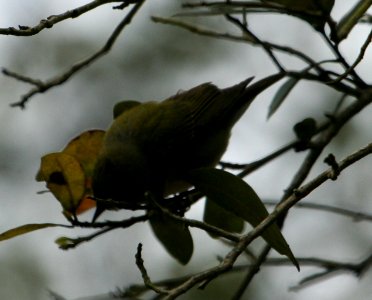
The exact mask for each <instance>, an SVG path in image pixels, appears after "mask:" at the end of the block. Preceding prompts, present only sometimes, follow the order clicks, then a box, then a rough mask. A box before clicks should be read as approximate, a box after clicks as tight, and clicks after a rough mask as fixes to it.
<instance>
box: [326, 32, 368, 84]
mask: <svg viewBox="0 0 372 300" xmlns="http://www.w3.org/2000/svg"><path fill="white" fill-rule="evenodd" d="M371 41H372V30H371V31H370V32H369V35H368V37H367V39H366V40H365V42H364V44H363V46H362V48H360V51H359V55H358V57H357V58H356V60H355V61H354V63H353V64H352V65H351V66H350V67H349V68H348V69H347V70H346V71H345V72H344V73H343V74H342V75H340V76H339V77H338V78H336V79H335V80H334V81H331V83H336V82H339V81H341V80H342V79H344V78H346V77H347V76H348V75H349V74H350V73H351V72H352V71H353V70H354V69H355V68H356V66H357V65H358V64H359V63H360V62H361V61H362V59H363V58H364V54H365V53H366V51H367V48H368V46H369V44H370V43H371Z"/></svg>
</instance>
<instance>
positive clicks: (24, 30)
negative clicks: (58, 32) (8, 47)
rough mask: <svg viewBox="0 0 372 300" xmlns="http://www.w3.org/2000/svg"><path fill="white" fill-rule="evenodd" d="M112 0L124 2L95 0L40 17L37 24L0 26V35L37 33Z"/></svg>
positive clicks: (30, 34) (29, 34)
mask: <svg viewBox="0 0 372 300" xmlns="http://www.w3.org/2000/svg"><path fill="white" fill-rule="evenodd" d="M112 2H125V1H123V0H95V1H92V2H90V3H87V4H85V5H82V6H79V7H77V8H74V9H71V10H68V11H66V12H64V13H62V14H59V15H51V16H49V17H47V18H46V19H42V20H41V21H40V22H39V24H37V25H36V26H34V27H29V26H24V25H18V28H19V29H16V28H14V27H9V28H0V34H2V35H14V36H32V35H35V34H38V33H39V32H40V31H42V30H44V29H47V28H52V27H53V26H54V25H55V24H57V23H60V22H62V21H64V20H66V19H70V18H71V19H73V18H77V17H79V16H80V15H82V14H84V13H86V12H88V11H91V10H93V9H95V8H96V7H98V6H101V5H103V4H107V3H112Z"/></svg>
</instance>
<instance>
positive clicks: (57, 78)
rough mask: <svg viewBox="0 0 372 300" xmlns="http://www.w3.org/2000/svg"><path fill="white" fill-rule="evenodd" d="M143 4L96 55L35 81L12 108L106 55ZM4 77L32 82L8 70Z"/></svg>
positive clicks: (20, 105)
mask: <svg viewBox="0 0 372 300" xmlns="http://www.w3.org/2000/svg"><path fill="white" fill-rule="evenodd" d="M144 2H145V0H139V1H138V2H137V3H136V4H135V5H134V7H133V8H132V10H131V11H129V13H128V14H127V15H126V16H125V18H124V19H123V20H122V21H121V22H120V23H119V24H118V26H117V27H116V28H115V30H114V31H113V33H112V34H111V36H110V37H109V39H108V40H107V42H106V43H105V45H104V46H103V47H102V48H101V49H100V50H99V51H97V52H96V53H94V54H93V55H92V56H90V57H88V58H87V59H84V60H82V61H81V62H78V63H76V64H75V65H73V66H72V67H71V68H70V69H69V70H67V71H66V72H65V73H63V74H60V75H57V76H55V77H53V78H51V79H48V80H47V81H45V82H40V81H37V82H38V84H37V85H36V86H35V87H34V88H33V89H31V90H30V91H29V92H28V93H27V94H25V95H23V96H22V97H21V100H20V101H19V102H15V103H12V104H11V106H12V107H17V106H18V107H21V108H24V107H25V105H26V103H27V101H28V100H29V99H30V98H31V97H32V96H34V95H36V94H39V93H44V92H45V91H47V90H49V89H50V88H52V87H55V86H58V85H61V84H62V83H64V82H65V81H67V80H68V79H69V78H70V77H71V76H72V75H74V74H75V73H77V72H78V71H80V70H81V69H83V68H85V67H88V66H89V65H90V64H91V63H93V62H94V61H96V60H97V59H99V58H100V57H101V56H103V55H105V54H107V53H108V52H109V51H110V50H111V48H112V46H113V45H114V43H115V41H116V39H117V38H118V36H119V35H120V33H121V32H122V30H123V29H124V28H125V27H126V26H127V25H128V24H129V23H130V22H131V21H132V19H133V17H134V16H135V14H136V13H137V11H138V10H139V9H140V7H141V6H142V4H143V3H144ZM3 73H4V71H3ZM4 74H5V75H9V74H12V75H11V76H12V77H13V78H16V79H18V80H21V81H25V82H27V83H31V82H32V80H30V79H29V78H28V77H25V76H22V75H18V74H16V73H14V72H10V71H8V70H6V71H5V73H4Z"/></svg>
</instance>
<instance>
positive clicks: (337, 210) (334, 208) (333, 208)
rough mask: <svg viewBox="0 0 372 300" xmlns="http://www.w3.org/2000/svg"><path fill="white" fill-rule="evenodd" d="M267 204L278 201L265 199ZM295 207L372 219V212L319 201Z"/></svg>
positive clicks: (353, 217)
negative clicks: (368, 212)
mask: <svg viewBox="0 0 372 300" xmlns="http://www.w3.org/2000/svg"><path fill="white" fill-rule="evenodd" d="M263 202H264V204H266V205H274V206H275V205H278V204H279V202H277V201H263ZM294 207H295V208H305V209H314V210H320V211H326V212H329V213H333V214H337V215H341V216H345V217H349V218H351V219H352V220H353V221H354V222H361V221H372V214H367V213H364V212H360V211H354V210H351V209H346V208H341V207H338V206H333V205H327V204H319V203H309V202H300V203H297V204H296V205H295V206H294Z"/></svg>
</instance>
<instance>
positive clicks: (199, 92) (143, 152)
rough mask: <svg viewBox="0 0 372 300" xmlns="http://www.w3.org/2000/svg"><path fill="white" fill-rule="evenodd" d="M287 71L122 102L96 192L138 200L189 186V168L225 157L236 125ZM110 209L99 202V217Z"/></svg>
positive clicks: (100, 161)
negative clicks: (222, 85)
mask: <svg viewBox="0 0 372 300" xmlns="http://www.w3.org/2000/svg"><path fill="white" fill-rule="evenodd" d="M283 76H284V74H282V73H279V74H276V75H272V76H270V77H267V78H265V79H262V80H260V81H258V82H257V83H255V84H253V85H251V86H249V87H247V85H248V83H249V82H250V81H251V80H252V79H253V78H249V79H247V80H244V81H243V82H241V83H239V84H237V85H234V86H232V87H230V88H226V89H218V88H217V87H216V86H214V85H213V84H211V83H204V84H201V85H199V86H197V87H195V88H193V89H191V90H188V91H184V92H180V93H178V94H176V95H174V96H172V97H170V98H168V99H166V100H164V101H162V102H147V103H143V104H140V103H138V102H135V101H130V102H123V103H121V104H119V105H118V106H117V107H116V108H115V110H114V115H115V120H114V122H113V123H112V125H111V127H110V128H109V129H108V130H107V133H106V135H105V139H104V142H103V147H102V151H101V153H100V155H99V157H98V161H97V165H96V167H95V171H94V175H93V192H94V196H95V197H96V198H98V199H112V200H115V201H123V202H126V203H132V204H133V203H137V204H138V203H143V202H144V201H145V198H144V194H145V192H147V191H149V192H151V193H153V194H154V195H156V196H164V195H169V194H172V193H176V192H180V191H182V190H184V189H185V188H186V187H187V183H186V182H185V178H186V177H187V173H188V172H189V171H190V170H193V169H196V168H201V167H214V166H215V165H216V164H217V163H218V162H219V160H220V158H221V157H222V155H223V153H224V152H225V150H226V148H227V145H228V141H229V137H230V131H231V129H232V127H233V126H234V124H235V123H236V122H237V121H238V120H239V118H240V117H241V116H242V115H243V113H244V112H245V110H246V109H247V108H248V106H249V104H250V103H251V102H252V101H253V99H254V98H255V97H256V96H257V95H258V94H259V93H260V92H261V91H263V90H264V89H266V88H267V87H269V86H270V85H272V84H273V83H275V82H277V81H278V80H280V79H281V78H282V77H283ZM106 208H107V207H105V206H104V205H103V204H99V205H98V207H97V211H96V217H97V216H98V215H99V214H100V213H101V212H102V211H103V210H104V209H106Z"/></svg>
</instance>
